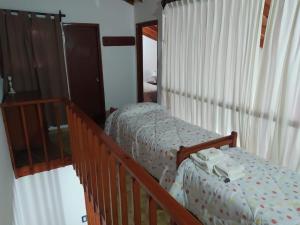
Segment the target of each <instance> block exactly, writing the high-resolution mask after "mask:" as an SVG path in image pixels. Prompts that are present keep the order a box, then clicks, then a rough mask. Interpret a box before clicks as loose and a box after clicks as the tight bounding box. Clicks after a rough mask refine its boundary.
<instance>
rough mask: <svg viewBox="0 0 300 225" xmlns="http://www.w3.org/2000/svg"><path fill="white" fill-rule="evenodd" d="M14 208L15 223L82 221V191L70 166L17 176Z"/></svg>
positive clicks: (71, 224) (67, 223)
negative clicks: (31, 174)
mask: <svg viewBox="0 0 300 225" xmlns="http://www.w3.org/2000/svg"><path fill="white" fill-rule="evenodd" d="M14 211H15V225H29V224H30V225H82V222H81V217H82V216H84V215H85V214H86V210H85V202H84V192H83V187H82V186H81V185H80V183H79V179H78V178H77V177H76V174H75V171H74V170H73V167H72V166H68V167H64V168H59V169H56V170H52V171H49V172H43V173H38V174H35V175H33V176H26V177H22V178H19V179H17V180H16V182H15V210H14ZM3 225H4V224H3Z"/></svg>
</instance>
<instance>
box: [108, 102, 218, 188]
mask: <svg viewBox="0 0 300 225" xmlns="http://www.w3.org/2000/svg"><path fill="white" fill-rule="evenodd" d="M105 132H106V133H107V134H108V135H110V136H112V138H113V139H114V140H115V141H116V142H117V143H118V144H119V145H120V146H121V147H122V148H123V149H124V150H125V151H127V152H128V153H129V154H130V155H131V156H132V157H133V158H134V159H135V160H136V161H138V162H139V163H140V164H141V165H142V166H143V167H144V168H145V169H146V170H148V172H149V173H151V175H152V176H154V177H155V178H157V179H159V181H160V184H161V185H162V186H163V187H164V188H165V189H167V190H168V189H169V188H170V186H171V184H172V183H173V182H174V180H175V176H176V153H177V151H178V150H179V147H180V146H186V147H187V146H193V145H196V144H199V143H203V142H207V141H210V140H213V139H216V138H219V137H220V136H219V135H218V134H216V133H213V132H209V131H207V130H204V129H201V128H200V127H198V126H194V125H191V124H189V123H186V122H184V121H183V120H180V119H177V118H175V117H172V116H170V114H169V113H168V111H167V110H166V109H164V108H163V107H162V106H160V105H158V104H155V103H139V104H134V105H128V106H126V107H124V108H122V109H119V110H117V111H116V112H114V113H113V114H111V115H110V116H109V117H108V119H107V121H106V124H105Z"/></svg>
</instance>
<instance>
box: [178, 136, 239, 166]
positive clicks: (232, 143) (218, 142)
mask: <svg viewBox="0 0 300 225" xmlns="http://www.w3.org/2000/svg"><path fill="white" fill-rule="evenodd" d="M237 135H238V134H237V132H235V131H232V132H231V135H229V136H225V137H221V138H218V139H214V140H212V141H208V142H204V143H201V144H198V145H194V146H191V147H184V146H181V147H180V150H179V151H178V152H177V160H176V165H177V167H179V166H180V164H181V162H182V161H183V160H185V159H186V158H188V157H189V156H190V155H191V154H192V153H196V152H198V151H200V150H203V149H207V148H221V147H223V146H226V145H228V146H229V147H236V142H237Z"/></svg>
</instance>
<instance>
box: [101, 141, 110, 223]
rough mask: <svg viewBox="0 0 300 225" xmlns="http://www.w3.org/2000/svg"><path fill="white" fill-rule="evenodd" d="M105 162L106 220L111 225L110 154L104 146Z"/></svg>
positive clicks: (103, 174)
mask: <svg viewBox="0 0 300 225" xmlns="http://www.w3.org/2000/svg"><path fill="white" fill-rule="evenodd" d="M103 146H104V148H103V149H102V151H103V161H102V169H103V170H102V171H103V173H102V176H103V189H104V202H105V220H106V222H107V224H108V225H111V204H110V198H109V196H110V195H109V171H108V152H107V150H106V146H105V145H103Z"/></svg>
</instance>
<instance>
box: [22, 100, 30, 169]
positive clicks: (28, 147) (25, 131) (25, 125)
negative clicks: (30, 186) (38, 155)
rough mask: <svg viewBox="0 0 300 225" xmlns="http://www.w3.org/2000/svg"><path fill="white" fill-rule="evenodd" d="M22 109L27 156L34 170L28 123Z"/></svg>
mask: <svg viewBox="0 0 300 225" xmlns="http://www.w3.org/2000/svg"><path fill="white" fill-rule="evenodd" d="M20 108H21V120H22V125H23V132H24V136H25V143H26V148H27V154H28V161H29V164H30V169H31V170H32V165H33V163H32V155H31V148H30V141H29V137H28V128H27V122H26V117H25V112H24V107H23V106H20Z"/></svg>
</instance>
